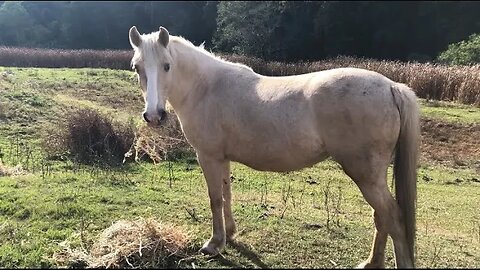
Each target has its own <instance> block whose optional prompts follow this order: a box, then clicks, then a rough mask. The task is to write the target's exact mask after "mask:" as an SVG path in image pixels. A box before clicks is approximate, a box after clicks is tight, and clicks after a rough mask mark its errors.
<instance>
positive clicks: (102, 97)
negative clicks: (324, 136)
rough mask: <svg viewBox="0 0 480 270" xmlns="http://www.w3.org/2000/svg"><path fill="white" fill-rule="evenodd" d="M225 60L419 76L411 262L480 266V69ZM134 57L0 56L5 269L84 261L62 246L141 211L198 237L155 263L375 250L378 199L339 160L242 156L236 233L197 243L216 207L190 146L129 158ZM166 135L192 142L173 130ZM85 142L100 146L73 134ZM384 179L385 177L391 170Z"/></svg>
mask: <svg viewBox="0 0 480 270" xmlns="http://www.w3.org/2000/svg"><path fill="white" fill-rule="evenodd" d="M1 53H5V52H1V50H0V54H1ZM68 57H70V56H68ZM224 57H225V58H227V59H231V60H234V61H238V62H243V63H246V64H249V65H251V66H252V67H253V68H254V70H257V71H258V72H260V73H263V74H269V75H287V74H297V73H304V72H307V71H313V70H321V69H327V68H332V67H337V66H338V67H339V66H358V67H364V68H369V69H373V70H376V71H379V72H380V73H382V74H385V75H386V76H388V77H390V78H391V79H393V80H398V81H403V82H406V83H408V84H409V85H411V86H412V88H414V89H415V90H416V91H417V93H418V94H419V96H421V97H423V98H421V99H419V104H420V105H421V110H422V121H421V122H422V145H421V150H420V151H421V156H420V163H419V169H418V201H417V245H416V256H417V261H416V266H417V267H422V268H423V267H428V268H433V267H442V268H443V267H445V268H446V267H469V268H478V267H480V264H479V262H480V219H479V218H480V216H479V215H480V213H479V211H478V201H479V200H480V163H479V160H480V151H479V149H480V141H479V140H478V138H480V108H479V107H478V104H479V102H480V100H479V98H480V94H479V92H478V91H480V90H479V89H480V86H479V83H480V80H479V78H478V76H480V75H479V74H480V72H479V69H478V68H479V67H468V68H467V67H458V68H453V67H451V68H450V67H443V66H433V65H428V64H415V63H410V64H406V63H397V62H387V61H373V60H361V59H353V58H338V59H333V60H331V61H330V62H328V61H327V62H313V63H298V64H284V65H280V64H279V63H274V62H269V63H265V62H262V61H260V60H258V59H248V58H243V57H239V56H224ZM25 59H35V54H34V55H33V56H29V57H26V58H25ZM125 59H128V57H125ZM25 61H27V60H25ZM29 61H33V60H29ZM59 61H60V60H59ZM62 61H63V60H62ZM65 61H71V60H65ZM128 61H129V59H128ZM39 63H40V62H39ZM32 65H33V64H32ZM35 65H37V64H35ZM38 65H39V66H42V64H38ZM85 65H86V66H89V65H94V66H95V65H100V64H85ZM96 67H98V66H96ZM127 68H128V62H127V63H126V67H125V66H123V64H122V65H121V67H118V68H117V69H115V70H113V69H106V68H67V67H64V68H44V67H42V68H39V67H36V68H35V67H28V68H25V67H23V68H22V67H0V161H1V163H0V266H1V267H6V268H7V267H12V268H26V267H28V268H33V267H35V268H36V267H47V268H55V267H64V266H71V267H73V266H75V267H82V266H83V267H84V266H85V265H83V264H82V263H81V262H79V261H73V260H64V261H62V260H59V259H58V258H59V257H58V254H60V253H62V252H63V253H65V252H66V250H78V251H82V252H84V253H88V252H89V251H90V250H91V248H92V246H93V245H94V243H95V242H96V241H97V239H98V237H99V235H100V233H101V232H102V231H103V230H104V229H106V228H107V227H109V226H110V225H112V223H114V222H116V221H118V220H122V219H125V220H137V219H139V218H153V219H155V220H157V221H159V222H162V223H166V224H171V225H173V226H175V227H178V228H179V230H183V231H185V232H188V235H189V236H188V237H189V238H188V239H189V242H188V245H187V247H186V248H185V250H184V253H183V254H182V255H181V256H178V257H175V258H174V259H173V260H170V261H168V263H166V262H161V263H157V264H155V263H154V262H152V263H151V264H150V265H149V266H157V267H164V266H170V267H182V268H197V267H205V268H206V267H226V268H232V267H233V268H238V267H254V268H267V267H268V268H280V267H282V268H283V267H288V268H292V267H302V268H309V267H313V268H327V267H328V268H350V267H355V266H356V265H357V264H358V263H360V262H361V261H363V260H364V259H366V257H367V256H368V253H369V251H370V246H371V241H372V236H373V232H374V224H373V219H372V213H371V209H370V207H369V206H368V204H367V203H366V202H365V200H364V199H363V197H362V195H361V193H360V191H359V190H358V188H357V187H356V186H355V184H354V183H353V182H352V181H351V180H350V179H349V178H348V176H346V175H345V174H344V173H343V171H342V170H341V168H340V167H339V165H338V164H337V163H335V162H334V161H332V160H327V161H325V162H322V163H319V164H317V165H315V166H313V167H311V168H306V169H304V170H302V171H298V172H292V173H267V172H258V171H254V170H252V169H250V168H248V167H246V166H244V165H241V164H238V163H233V164H232V176H231V181H232V189H233V212H234V217H235V220H236V222H237V226H238V229H239V233H238V236H237V239H236V242H234V243H232V244H228V245H227V247H226V249H225V251H224V252H223V253H222V256H218V257H215V258H209V257H206V256H203V255H200V254H198V252H197V251H198V249H200V247H201V246H202V244H203V243H204V241H206V240H207V239H208V238H209V237H210V233H211V213H210V206H209V201H208V196H207V189H206V184H205V181H204V179H203V175H202V172H201V169H200V167H199V166H198V164H197V162H196V160H195V154H194V153H193V151H192V149H191V148H189V147H188V145H185V144H177V145H176V146H175V147H176V148H175V149H170V148H168V147H166V146H165V144H161V142H158V143H159V145H160V146H159V148H160V149H157V150H160V151H157V152H155V151H153V152H149V151H148V150H152V148H148V149H147V148H146V146H148V144H149V143H151V142H148V141H145V142H144V143H145V145H143V148H142V147H141V148H140V149H139V150H143V151H144V152H142V153H141V154H142V156H138V157H139V158H138V160H135V155H133V156H131V157H127V158H125V162H123V159H124V156H123V154H124V153H125V152H126V151H128V150H131V148H130V146H131V145H132V143H133V140H134V139H135V138H136V139H138V136H137V137H136V135H142V133H140V132H139V131H141V130H144V123H142V119H141V112H142V109H143V100H142V96H141V93H140V88H139V86H138V85H137V82H136V78H135V77H134V74H133V72H132V71H129V70H125V69H127ZM399 71H401V72H399ZM452 101H455V102H452ZM474 104H477V106H476V105H474ZM79 112H81V113H79ZM92 112H95V113H92ZM79 116H80V117H79ZM75 117H76V118H75ZM72 119H73V120H75V121H73V122H72ZM93 122H95V123H96V124H95V125H93V124H92V123H93ZM69 123H76V125H79V126H80V127H93V128H91V129H87V128H83V130H89V132H85V133H78V132H77V133H74V134H72V133H71V132H70V131H72V130H77V131H78V129H74V128H73V126H69ZM69 128H70V129H69ZM95 132H97V133H95ZM102 132H105V133H102ZM169 132H170V133H168V134H169V136H176V137H175V138H176V139H178V140H179V141H181V140H182V139H183V138H182V137H181V134H180V133H179V132H178V130H177V131H172V130H170V131H169ZM107 133H108V134H110V135H108V136H109V137H108V138H109V140H110V141H109V144H108V145H107V146H106V145H105V144H102V143H105V141H106V139H105V138H106V137H102V136H103V135H102V134H107ZM94 134H96V135H95V136H94ZM105 136H106V135H105ZM86 138H88V139H86ZM95 138H99V141H101V142H102V143H99V141H93V140H94V139H95ZM77 139H78V140H80V141H81V140H85V142H86V143H85V144H87V142H88V143H90V144H88V145H91V148H88V149H83V148H75V147H74V146H72V145H71V144H69V143H68V142H72V141H74V140H77ZM137 146H138V145H137ZM95 147H96V148H95ZM162 147H163V148H162ZM92 149H94V150H92ZM161 150H168V151H169V153H170V154H169V155H167V154H168V153H167V154H166V153H164V152H162V151H161ZM175 150H176V151H175ZM162 154H165V155H163V156H162ZM82 155H84V156H82ZM149 155H151V156H155V157H157V158H158V157H160V158H162V159H163V160H159V159H155V161H152V160H151V159H150V158H149ZM81 157H86V158H84V159H82V158H81ZM99 157H100V158H99ZM105 160H108V162H107V163H105V162H103V161H105ZM388 179H389V180H388V181H389V185H390V183H391V168H390V169H389V178H388ZM386 254H387V256H386V258H387V267H393V266H394V259H393V253H392V246H391V243H389V244H388V246H387V253H386Z"/></svg>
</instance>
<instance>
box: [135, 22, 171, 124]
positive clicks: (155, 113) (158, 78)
mask: <svg viewBox="0 0 480 270" xmlns="http://www.w3.org/2000/svg"><path fill="white" fill-rule="evenodd" d="M169 37H170V36H169V33H168V31H167V29H165V28H163V27H160V31H158V32H154V33H151V34H148V35H140V33H139V32H138V30H137V28H136V27H135V26H132V28H130V31H129V39H130V44H131V45H132V48H133V49H134V51H135V54H134V56H133V58H132V68H133V69H134V70H135V72H136V73H137V76H138V81H139V83H140V85H141V87H142V92H143V97H144V99H145V111H144V112H143V119H145V121H146V122H147V123H149V124H150V125H160V124H161V122H163V120H164V119H165V118H166V117H167V113H166V112H165V103H166V100H167V98H166V97H167V96H168V91H169V87H170V85H171V81H172V70H171V68H172V66H171V65H172V56H171V55H170V52H169V50H168V41H169Z"/></svg>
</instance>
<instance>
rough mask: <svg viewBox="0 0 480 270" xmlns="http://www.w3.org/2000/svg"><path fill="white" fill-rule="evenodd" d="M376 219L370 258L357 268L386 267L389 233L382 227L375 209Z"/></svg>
mask: <svg viewBox="0 0 480 270" xmlns="http://www.w3.org/2000/svg"><path fill="white" fill-rule="evenodd" d="M373 215H374V220H375V235H374V236H373V244H372V249H371V251H370V256H368V259H367V260H365V261H364V262H362V263H361V264H359V265H358V266H357V268H384V267H385V246H386V244H387V238H388V233H387V232H386V230H384V229H383V228H382V230H379V229H378V227H380V226H381V221H380V219H379V218H378V215H377V214H376V213H375V210H374V211H373Z"/></svg>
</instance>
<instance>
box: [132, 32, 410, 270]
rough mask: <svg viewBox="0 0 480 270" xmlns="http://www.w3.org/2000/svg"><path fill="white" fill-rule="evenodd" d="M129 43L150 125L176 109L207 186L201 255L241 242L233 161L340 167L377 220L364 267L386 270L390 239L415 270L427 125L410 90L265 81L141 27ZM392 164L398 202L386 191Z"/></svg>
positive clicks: (354, 72) (398, 256) (308, 78)
mask: <svg viewBox="0 0 480 270" xmlns="http://www.w3.org/2000/svg"><path fill="white" fill-rule="evenodd" d="M129 39H130V43H131V45H132V47H133V49H134V51H135V54H134V56H133V59H132V66H133V67H134V69H135V71H136V73H137V74H138V78H139V82H140V85H141V88H142V89H143V94H144V98H145V111H144V113H143V118H144V119H145V121H147V122H148V123H149V125H160V124H161V123H162V122H163V119H165V117H166V113H165V103H166V101H168V102H169V103H170V104H171V105H172V107H173V109H174V111H175V113H176V115H177V117H178V119H179V121H180V123H181V127H182V131H183V132H184V134H185V137H186V139H187V140H188V142H189V143H190V144H191V145H192V146H193V148H194V149H195V151H196V153H197V158H198V161H199V164H200V166H201V168H202V171H203V174H204V176H205V179H206V182H207V186H208V195H209V197H210V207H211V211H212V219H213V222H212V223H213V232H212V237H211V238H210V239H209V240H208V241H207V242H206V243H205V244H204V245H203V247H202V249H201V250H200V251H201V252H203V253H207V254H210V255H216V254H218V253H219V252H220V251H221V250H222V249H223V247H224V246H225V243H226V241H229V240H232V239H233V237H234V234H235V232H236V226H235V222H234V220H233V217H232V209H231V198H232V195H231V188H230V178H229V175H230V161H237V162H240V163H243V164H245V165H247V166H249V167H251V168H253V169H256V170H263V171H276V172H285V171H292V170H299V169H302V168H305V167H308V166H312V165H314V164H316V163H318V162H320V161H322V160H324V159H326V158H327V157H332V158H333V159H334V160H336V161H337V162H338V163H339V164H340V165H341V166H342V168H343V170H344V171H345V173H346V174H347V175H349V176H350V177H351V178H352V179H353V181H354V182H355V183H356V184H357V186H358V187H359V188H360V191H361V192H362V194H363V196H364V198H365V199H366V201H367V202H368V203H369V204H370V206H371V207H372V208H373V210H374V220H375V227H376V230H375V236H374V240H373V246H372V250H371V252H370V256H369V258H368V259H367V260H366V261H365V262H363V263H362V264H360V265H359V266H360V267H383V266H384V260H385V259H384V252H385V244H386V241H387V237H388V235H390V236H391V237H392V239H393V243H394V250H395V260H396V266H397V267H402V268H403V267H414V239H415V200H416V163H417V150H418V139H419V119H418V118H419V116H418V105H417V103H416V96H415V94H414V92H413V91H412V90H411V89H410V88H408V87H407V86H405V85H403V84H399V83H396V82H393V81H391V80H389V79H388V78H386V77H384V76H383V75H380V74H378V73H376V72H372V71H367V70H363V69H355V68H339V69H332V70H327V71H321V72H315V73H309V74H303V75H298V76H286V77H268V76H262V75H259V74H257V73H255V72H254V71H253V70H252V69H251V68H249V67H247V66H245V65H241V64H236V63H230V62H228V61H224V60H222V59H219V58H217V57H215V56H213V55H212V54H211V53H209V52H207V51H205V50H204V49H203V48H199V47H195V46H194V45H193V44H192V43H191V42H189V41H187V40H185V39H183V38H181V37H177V36H170V35H169V33H168V31H167V30H166V29H165V28H163V27H160V30H159V31H158V32H154V33H150V34H143V35H140V34H139V32H138V31H137V29H136V27H135V26H133V27H132V28H131V29H130V31H129ZM392 157H394V159H395V162H394V179H395V193H396V200H395V199H394V198H393V197H392V195H391V193H390V192H389V190H388V187H387V181H386V176H387V168H388V166H389V164H390V162H391V159H392Z"/></svg>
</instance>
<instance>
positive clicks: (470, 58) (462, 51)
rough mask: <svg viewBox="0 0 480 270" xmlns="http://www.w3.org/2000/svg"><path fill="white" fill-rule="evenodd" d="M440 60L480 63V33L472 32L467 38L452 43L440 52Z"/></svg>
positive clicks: (450, 62) (460, 63) (455, 62)
mask: <svg viewBox="0 0 480 270" xmlns="http://www.w3.org/2000/svg"><path fill="white" fill-rule="evenodd" d="M438 60H439V61H441V62H444V63H449V64H453V65H469V64H480V34H472V35H471V36H470V37H469V38H468V39H467V40H462V41H460V42H457V43H454V44H450V45H449V46H448V49H447V50H445V51H443V52H442V53H440V55H439V56H438Z"/></svg>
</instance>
